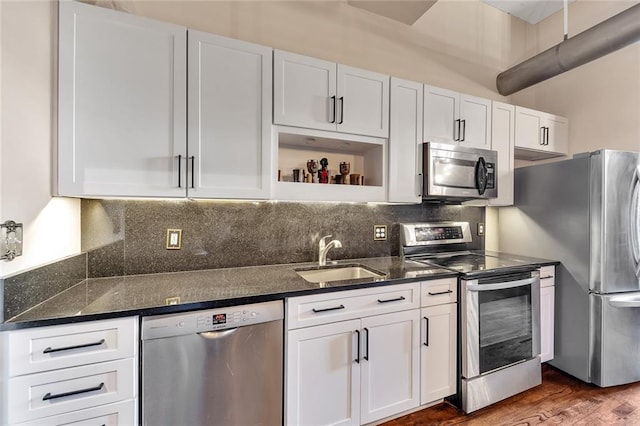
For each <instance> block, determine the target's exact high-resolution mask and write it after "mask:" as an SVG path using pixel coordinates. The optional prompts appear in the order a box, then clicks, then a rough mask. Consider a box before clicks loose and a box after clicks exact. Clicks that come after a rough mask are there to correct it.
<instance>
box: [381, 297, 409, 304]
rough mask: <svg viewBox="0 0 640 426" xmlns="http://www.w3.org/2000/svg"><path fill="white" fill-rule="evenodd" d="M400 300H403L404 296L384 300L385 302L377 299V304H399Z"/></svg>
mask: <svg viewBox="0 0 640 426" xmlns="http://www.w3.org/2000/svg"><path fill="white" fill-rule="evenodd" d="M401 300H405V299H404V296H400V297H396V298H395V299H386V300H380V299H378V303H389V302H399V301H401Z"/></svg>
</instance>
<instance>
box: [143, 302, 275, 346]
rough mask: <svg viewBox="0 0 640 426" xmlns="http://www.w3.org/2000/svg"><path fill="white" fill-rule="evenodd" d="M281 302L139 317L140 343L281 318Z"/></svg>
mask: <svg viewBox="0 0 640 426" xmlns="http://www.w3.org/2000/svg"><path fill="white" fill-rule="evenodd" d="M283 312H284V309H283V303H282V301H280V300H278V301H273V302H265V303H256V304H253V305H242V306H230V307H227V308H219V309H208V310H203V311H195V312H185V313H181V314H170V315H158V316H150V317H144V318H142V340H149V339H160V338H164V337H171V336H180V335H183V334H193V333H204V332H208V331H218V330H226V329H230V328H236V327H242V326H245V325H252V324H259V323H263V322H269V321H277V320H281V319H283V318H284V314H283Z"/></svg>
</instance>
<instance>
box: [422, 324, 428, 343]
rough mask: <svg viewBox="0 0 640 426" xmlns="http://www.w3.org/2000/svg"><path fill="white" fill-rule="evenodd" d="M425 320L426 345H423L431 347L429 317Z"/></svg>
mask: <svg viewBox="0 0 640 426" xmlns="http://www.w3.org/2000/svg"><path fill="white" fill-rule="evenodd" d="M422 318H424V320H425V327H424V330H425V331H424V343H423V345H425V346H427V347H428V346H429V318H427V317H422Z"/></svg>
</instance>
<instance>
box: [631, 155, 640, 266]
mask: <svg viewBox="0 0 640 426" xmlns="http://www.w3.org/2000/svg"><path fill="white" fill-rule="evenodd" d="M629 222H630V224H631V229H630V231H631V252H632V254H633V263H634V265H633V266H634V270H635V273H636V276H637V277H639V278H640V166H638V168H636V172H635V176H634V179H633V189H632V190H631V203H630V207H629Z"/></svg>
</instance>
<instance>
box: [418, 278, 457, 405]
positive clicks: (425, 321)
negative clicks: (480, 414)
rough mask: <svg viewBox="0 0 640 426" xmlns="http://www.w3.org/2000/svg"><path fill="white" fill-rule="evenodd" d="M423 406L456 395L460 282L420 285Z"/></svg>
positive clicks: (436, 281)
mask: <svg viewBox="0 0 640 426" xmlns="http://www.w3.org/2000/svg"><path fill="white" fill-rule="evenodd" d="M421 285H422V289H421V302H420V305H421V306H422V310H421V312H420V318H421V321H422V331H421V337H420V342H421V343H420V405H424V404H429V403H432V402H434V401H437V400H439V399H442V398H444V397H447V396H449V395H453V394H454V393H456V384H457V380H456V360H457V353H458V352H457V333H458V321H457V318H458V310H457V306H458V305H457V303H456V302H457V294H458V279H457V278H444V279H439V280H430V281H424V282H422V283H421Z"/></svg>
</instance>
